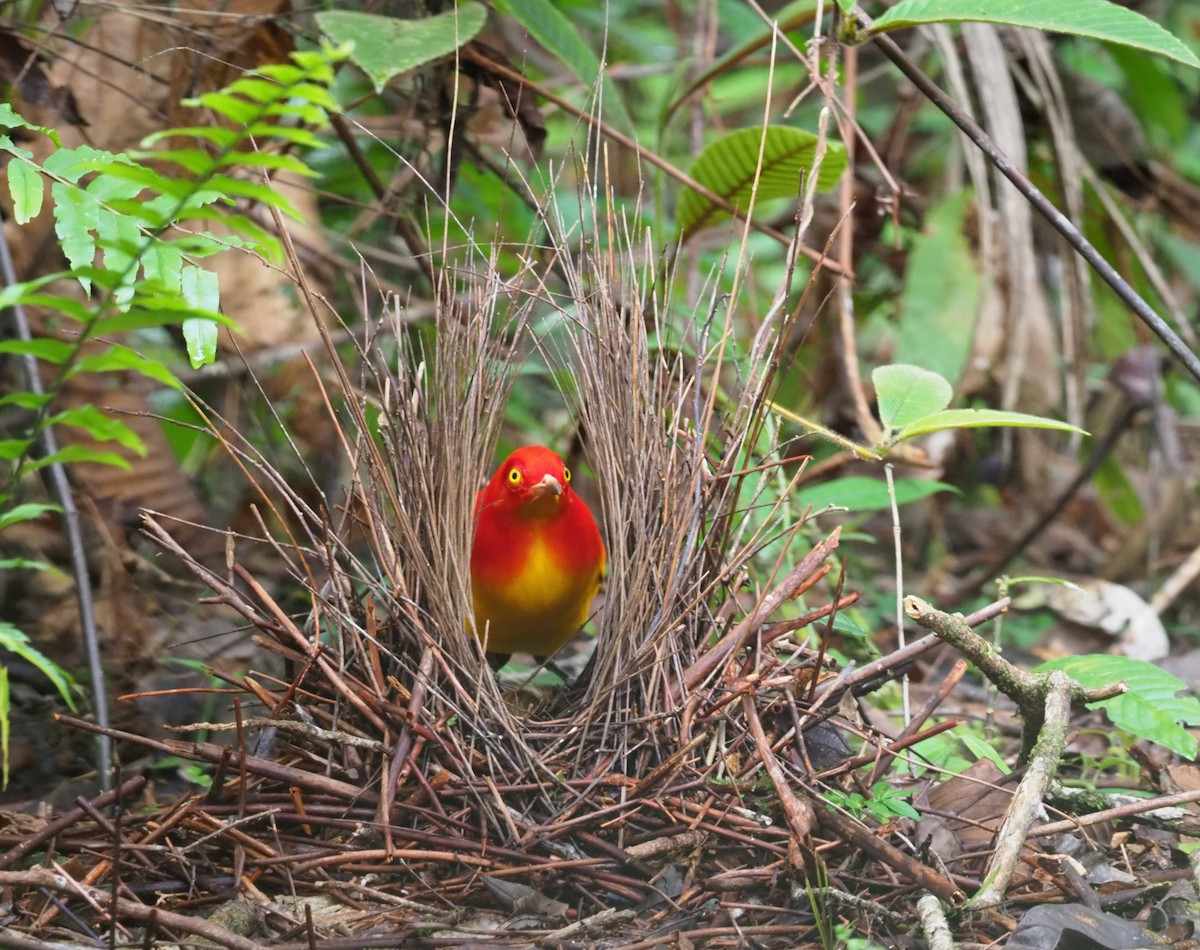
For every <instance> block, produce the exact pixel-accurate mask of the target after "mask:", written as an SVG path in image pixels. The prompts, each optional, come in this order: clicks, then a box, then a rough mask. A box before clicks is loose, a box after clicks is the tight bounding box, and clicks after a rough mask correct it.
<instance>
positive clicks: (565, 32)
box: [496, 0, 634, 130]
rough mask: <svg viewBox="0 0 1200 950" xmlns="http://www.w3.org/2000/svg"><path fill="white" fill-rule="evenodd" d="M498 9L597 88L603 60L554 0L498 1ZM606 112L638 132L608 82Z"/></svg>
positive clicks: (605, 82)
mask: <svg viewBox="0 0 1200 950" xmlns="http://www.w3.org/2000/svg"><path fill="white" fill-rule="evenodd" d="M496 8H497V9H498V10H500V11H501V12H502V13H507V14H509V15H510V16H512V17H513V18H514V19H516V20H517V21H518V22H519V23H520V24H521V26H523V27H525V29H527V30H528V31H529V35H530V36H532V37H533V38H534V39H535V40H537V41H538V42H539V43H541V44H542V46H544V47H545V48H546V49H547V50H549V51H550V52H551V53H552V54H553V55H554V56H555V57H556V58H557V59H558V60H559V62H561V63H562V64H563V65H564V66H566V67H567V69H569V70H571V72H572V73H574V74H575V76H576V78H578V79H579V81H580V82H581V83H583V84H584V86H586V87H587V88H589V89H591V88H594V87H595V85H596V80H597V78H598V77H599V76H600V73H601V67H600V60H599V59H597V57H596V54H595V53H594V52H593V51H592V47H591V45H590V44H588V43H587V42H586V41H585V40H584V39H583V37H582V36H580V35H579V31H578V30H577V29H575V25H574V24H573V23H572V22H571V21H570V19H569V18H568V17H567V15H566V14H565V13H563V12H562V10H560V9H559V8H558V7H557V6H555V5H554V4H553V3H552V2H550V0H496ZM603 88H604V109H605V110H606V111H609V112H611V113H614V114H615V115H616V117H617V119H618V120H619V121H618V124H619V125H621V126H623V127H624V128H625V129H626V130H632V129H633V128H634V125H633V119H632V118H631V117H630V115H629V112H628V111H627V110H626V108H625V103H624V102H623V101H622V99H621V96H620V93H619V92H618V91H617V89H616V87H615V86H614V85H613V84H612V83H611V82H609V81H608V80H607V79H605V80H604V84H603Z"/></svg>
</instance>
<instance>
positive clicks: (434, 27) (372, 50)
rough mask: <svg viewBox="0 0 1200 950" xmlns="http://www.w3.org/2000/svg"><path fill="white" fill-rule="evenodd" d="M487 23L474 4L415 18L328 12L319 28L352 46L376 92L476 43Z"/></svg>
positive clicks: (356, 60) (353, 55)
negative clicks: (469, 43)
mask: <svg viewBox="0 0 1200 950" xmlns="http://www.w3.org/2000/svg"><path fill="white" fill-rule="evenodd" d="M486 19H487V11H486V10H485V9H484V8H483V5H482V4H479V3H475V2H474V0H467V2H465V3H460V4H459V5H458V6H457V8H456V9H452V10H447V11H446V12H445V13H439V14H437V15H435V16H430V17H421V18H420V19H415V20H401V19H398V18H396V17H388V16H379V15H377V14H374V13H358V12H355V11H351V10H326V11H323V12H321V13H318V14H317V15H316V21H317V26H319V27H320V28H321V32H322V33H324V34H325V35H326V36H327V37H329V39H331V40H333V42H335V43H353V44H354V49H353V50H352V51H351V53H350V61H351V62H352V63H354V65H356V66H357V67H358V68H359V69H361V70H362V71H363V72H364V73H366V74H367V78H368V79H370V80H371V82H372V83H374V84H375V91H376V92H383V89H384V87H385V86H386V85H387V84H388V83H389V82H390V81H391V80H392V79H394V78H395V77H396V76H399V75H400V74H402V73H406V72H408V71H409V70H412V69H416V68H417V67H418V66H423V65H424V64H425V63H428V62H432V61H433V60H435V59H439V58H441V57H442V56H447V55H449V54H450V53H453V52H454V51H455V50H456V49H458V48H459V47H460V46H461V45H462V44H463V43H465V42H467V40H470V39H473V38H474V36H475V34H477V33H478V32H479V31H480V30H481V29H483V24H484V21H485V20H486Z"/></svg>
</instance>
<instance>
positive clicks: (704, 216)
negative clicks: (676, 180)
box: [677, 125, 846, 237]
mask: <svg viewBox="0 0 1200 950" xmlns="http://www.w3.org/2000/svg"><path fill="white" fill-rule="evenodd" d="M764 135H765V136H766V141H765V143H764V142H763V137H764ZM760 144H762V151H763V164H762V174H761V175H760V176H759V179H758V196H757V200H758V201H766V200H769V199H771V198H793V197H796V196H798V195H799V194H800V184H801V182H800V177H801V173H805V174H807V173H808V172H810V171H811V170H812V164H813V161H814V159H815V158H816V153H817V136H816V135H814V134H813V133H812V132H805V131H803V130H802V129H793V128H788V127H786V126H780V125H770V126H767V127H766V129H742V130H741V131H738V132H732V133H730V134H729V135H726V136H725V137H724V138H721V139H718V140H717V141H715V142H713V143H712V144H711V145H709V146H708V147H707V148H706V149H705V150H704V151H703V152H701V153H700V157H699V158H697V159H696V163H695V164H694V165H693V166H692V177H693V178H694V179H696V181H698V182H699V183H700V184H702V185H704V187H705V188H707V189H708V190H709V191H711V192H713V193H714V194H716V195H719V196H720V197H722V198H724V199H725V200H726V201H728V202H729V203H730V204H731V205H733V206H734V207H735V208H737V209H738V210H740V211H745V210H746V208H747V207H749V204H750V190H751V187H752V186H753V184H754V176H755V169H756V168H757V167H758V152H759V146H760ZM845 168H846V150H845V149H844V148H843V147H842V146H841V145H840V144H839V143H837V142H828V143H827V145H826V152H825V158H824V160H823V161H822V162H821V170H820V173H819V175H818V177H817V187H818V188H820V189H822V190H825V189H828V188H832V187H833V186H834V185H835V184H837V180H838V179H839V178H840V177H841V175H842V172H843V171H844V170H845ZM728 217H729V212H727V211H725V210H723V209H721V208H718V207H717V206H716V205H715V204H713V203H712V202H711V201H709V200H708V199H707V198H705V197H703V196H702V195H700V193H699V192H696V191H693V190H691V189H688V190H686V191H684V193H683V195H682V196H681V197H680V199H679V211H678V214H677V218H678V223H677V226H678V229H679V233H680V235H681V236H684V237H686V236H688V235H690V234H693V233H695V232H696V231H698V230H700V229H701V228H707V227H710V226H711V225H713V224H716V223H718V222H719V221H723V220H725V219H727V218H728Z"/></svg>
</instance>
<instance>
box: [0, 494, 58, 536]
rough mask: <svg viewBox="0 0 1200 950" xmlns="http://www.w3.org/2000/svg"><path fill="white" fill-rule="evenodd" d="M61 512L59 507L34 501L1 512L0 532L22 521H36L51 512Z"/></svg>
mask: <svg viewBox="0 0 1200 950" xmlns="http://www.w3.org/2000/svg"><path fill="white" fill-rule="evenodd" d="M61 511H62V509H61V508H60V507H58V505H43V504H40V503H38V502H32V501H31V502H26V503H25V504H23V505H15V506H14V507H12V508H9V509H8V510H7V511H0V531H3V530H4V529H5V528H7V527H9V526H11V525H14V524H17V523H18V522H21V521H34V520H36V519H38V518H40V517H41V516H42V515H44V514H47V513H49V512H61Z"/></svg>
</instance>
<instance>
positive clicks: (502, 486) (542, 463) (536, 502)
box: [484, 445, 572, 518]
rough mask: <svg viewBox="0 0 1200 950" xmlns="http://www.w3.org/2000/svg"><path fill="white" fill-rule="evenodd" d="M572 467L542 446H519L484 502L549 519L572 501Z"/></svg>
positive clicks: (498, 475)
mask: <svg viewBox="0 0 1200 950" xmlns="http://www.w3.org/2000/svg"><path fill="white" fill-rule="evenodd" d="M571 495H572V492H571V470H570V469H569V468H567V466H566V464H565V463H564V462H563V460H562V459H561V458H559V457H558V455H556V454H555V453H554V452H551V451H550V450H549V449H548V448H545V447H544V446H541V445H527V446H525V447H524V448H521V449H517V450H516V451H515V452H513V454H512V455H510V456H509V457H508V458H507V459H506V460H505V462H504V464H503V465H501V466H500V468H499V469H498V470H497V471H496V475H495V477H494V478H493V479H492V482H491V484H490V485H488V488H487V492H486V495H485V499H484V504H489V505H490V504H497V505H501V506H503V507H505V508H509V509H510V510H513V511H515V512H518V513H520V515H521V516H522V517H527V518H549V517H551V516H553V515H554V514H555V513H556V512H557V511H560V510H562V508H563V506H564V505H565V504H567V503H568V501H569V500H570V498H571Z"/></svg>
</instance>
